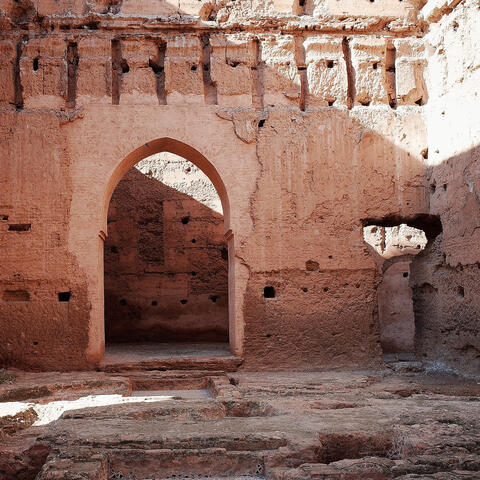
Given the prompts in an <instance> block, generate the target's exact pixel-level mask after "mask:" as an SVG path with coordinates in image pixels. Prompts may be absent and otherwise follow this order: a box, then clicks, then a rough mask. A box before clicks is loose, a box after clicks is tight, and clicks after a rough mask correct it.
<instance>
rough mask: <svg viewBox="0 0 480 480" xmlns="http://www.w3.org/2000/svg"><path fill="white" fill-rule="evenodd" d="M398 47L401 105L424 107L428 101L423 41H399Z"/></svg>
mask: <svg viewBox="0 0 480 480" xmlns="http://www.w3.org/2000/svg"><path fill="white" fill-rule="evenodd" d="M393 43H394V45H395V47H396V51H397V53H396V57H397V59H396V62H395V72H396V88H397V96H398V104H399V105H414V104H417V105H424V104H425V103H427V100H428V93H427V87H426V84H425V80H424V70H425V66H426V60H425V52H424V44H423V42H422V41H421V40H413V39H398V40H395V41H394V42H393Z"/></svg>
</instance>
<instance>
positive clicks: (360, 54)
mask: <svg viewBox="0 0 480 480" xmlns="http://www.w3.org/2000/svg"><path fill="white" fill-rule="evenodd" d="M350 45H351V49H352V64H353V67H354V69H355V105H365V106H368V105H370V104H379V103H388V99H387V92H386V89H385V53H386V43H385V39H383V38H368V39H364V38H362V39H359V38H358V39H357V38H355V39H354V40H353V41H352V42H351V44H350Z"/></svg>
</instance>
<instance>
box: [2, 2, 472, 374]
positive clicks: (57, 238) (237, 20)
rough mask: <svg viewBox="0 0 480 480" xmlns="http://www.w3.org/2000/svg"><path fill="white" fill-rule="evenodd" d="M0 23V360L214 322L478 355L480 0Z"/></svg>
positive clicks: (364, 355)
mask: <svg viewBox="0 0 480 480" xmlns="http://www.w3.org/2000/svg"><path fill="white" fill-rule="evenodd" d="M0 26H1V31H0V57H1V61H0V129H1V155H0V166H1V168H0V245H1V261H0V331H1V332H2V335H1V342H0V363H1V365H3V366H15V367H19V368H25V369H44V370H48V369H50V370H52V369H53V370H58V369H63V370H78V369H93V368H95V367H96V366H98V365H99V364H100V362H102V359H103V358H104V353H105V340H106V344H107V349H108V348H109V346H113V347H114V350H115V351H116V352H117V353H118V352H120V355H121V353H122V345H126V344H128V345H129V348H131V345H132V344H134V345H135V344H136V343H137V344H138V345H143V344H145V343H146V342H149V345H150V347H149V348H152V349H154V348H155V342H156V343H158V344H159V345H160V344H161V345H164V346H165V345H168V344H169V345H170V346H171V348H172V349H173V350H175V348H177V347H175V345H177V344H179V345H185V344H189V343H190V344H191V345H193V346H191V347H188V348H189V349H190V350H189V351H190V355H193V357H195V354H196V349H198V352H197V353H198V354H199V355H200V354H201V352H202V344H205V345H207V344H208V345H210V347H209V348H212V347H211V345H213V344H217V343H218V344H220V343H221V342H223V344H225V345H226V343H227V342H229V349H230V352H231V353H232V354H233V355H234V356H235V358H237V357H238V358H241V359H243V362H244V363H243V368H245V369H261V368H263V369H266V368H269V369H304V370H308V369H310V370H313V369H317V370H318V369H324V368H331V367H352V366H354V367H357V366H359V367H367V366H376V365H379V364H380V363H381V361H382V353H384V354H393V355H397V358H400V357H401V356H402V355H406V356H409V358H412V357H416V358H419V359H421V360H422V361H424V362H427V363H430V364H432V365H438V366H440V367H442V366H443V367H451V368H454V369H457V370H461V371H464V372H470V373H475V372H477V373H478V371H479V367H480V335H479V331H478V325H479V321H478V318H479V313H480V295H479V292H480V287H479V285H480V282H479V279H480V263H479V262H480V228H479V227H480V200H479V194H480V180H479V178H480V177H479V175H480V156H479V150H478V144H479V143H480V120H479V113H478V112H479V107H480V96H479V92H480V68H479V65H480V11H479V7H478V2H476V1H473V0H464V1H461V0H460V1H459V0H429V1H427V2H425V1H422V0H230V1H225V0H138V1H136V0H0ZM133 167H135V168H133ZM142 342H143V343H142ZM113 347H112V348H113ZM125 348H126V347H125ZM159 348H160V347H159ZM178 348H179V349H180V350H181V346H180V347H178ZM177 353H178V352H177ZM180 353H181V352H180Z"/></svg>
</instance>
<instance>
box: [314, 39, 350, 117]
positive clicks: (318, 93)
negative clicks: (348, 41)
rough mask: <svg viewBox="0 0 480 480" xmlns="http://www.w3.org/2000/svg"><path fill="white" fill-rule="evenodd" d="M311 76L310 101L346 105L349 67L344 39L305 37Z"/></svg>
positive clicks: (323, 104) (322, 104)
mask: <svg viewBox="0 0 480 480" xmlns="http://www.w3.org/2000/svg"><path fill="white" fill-rule="evenodd" d="M305 54H306V64H307V76H308V93H309V98H308V104H309V105H311V106H316V105H318V106H322V107H326V106H340V107H341V106H345V105H346V104H347V88H348V81H347V67H346V63H345V58H344V55H343V51H342V41H341V40H340V39H334V38H323V37H308V38H307V39H306V40H305Z"/></svg>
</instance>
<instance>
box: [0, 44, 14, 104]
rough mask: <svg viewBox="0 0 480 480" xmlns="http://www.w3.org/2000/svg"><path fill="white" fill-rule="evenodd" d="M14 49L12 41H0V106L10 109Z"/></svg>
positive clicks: (12, 93)
mask: <svg viewBox="0 0 480 480" xmlns="http://www.w3.org/2000/svg"><path fill="white" fill-rule="evenodd" d="M15 61H16V47H15V44H14V42H13V41H12V40H2V41H0V105H1V108H12V106H13V103H14V101H15V84H14V69H15Z"/></svg>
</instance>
